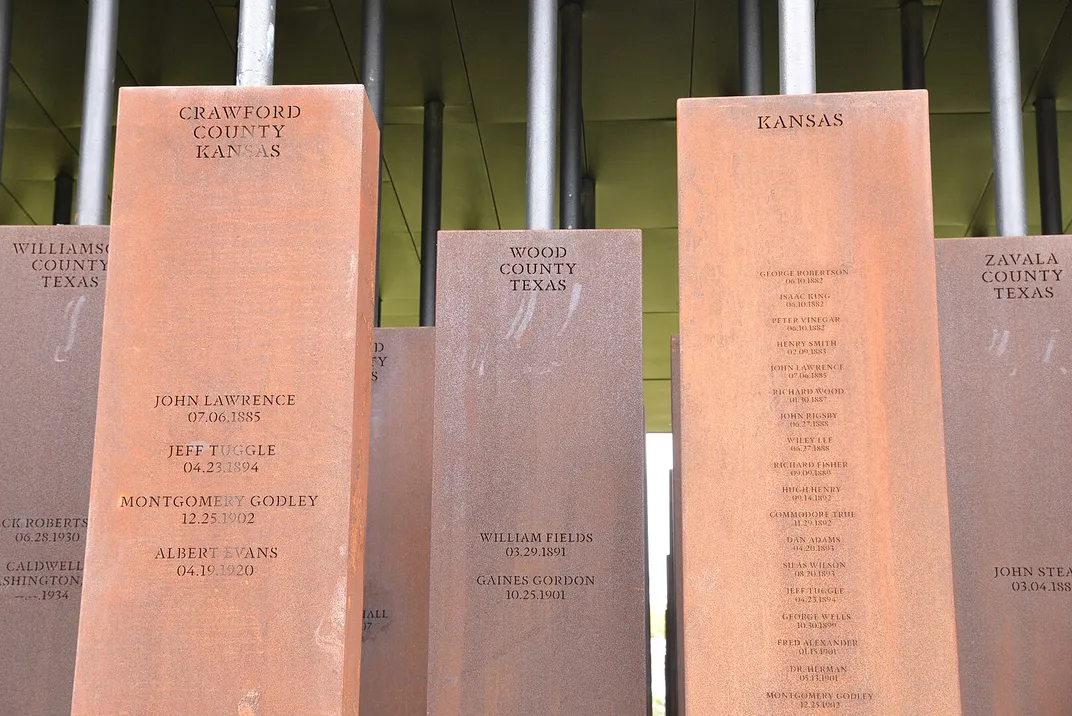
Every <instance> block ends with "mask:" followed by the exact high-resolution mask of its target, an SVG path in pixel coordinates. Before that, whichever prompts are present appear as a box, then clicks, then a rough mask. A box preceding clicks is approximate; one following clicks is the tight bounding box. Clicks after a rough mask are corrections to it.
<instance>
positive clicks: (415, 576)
mask: <svg viewBox="0 0 1072 716" xmlns="http://www.w3.org/2000/svg"><path fill="white" fill-rule="evenodd" d="M434 341H435V329H434V328H377V329H376V331H375V343H374V344H373V353H372V422H371V426H370V429H369V443H370V445H371V448H370V450H371V452H370V453H369V487H368V521H367V523H366V539H365V596H364V609H363V613H362V620H363V625H362V636H361V713H364V714H375V715H376V716H425V714H426V713H427V698H426V693H427V691H426V688H427V680H428V569H429V550H430V542H429V540H430V539H431V537H430V534H429V530H430V528H431V522H430V519H431V517H430V513H431V509H432V370H433V359H434V354H435V342H434Z"/></svg>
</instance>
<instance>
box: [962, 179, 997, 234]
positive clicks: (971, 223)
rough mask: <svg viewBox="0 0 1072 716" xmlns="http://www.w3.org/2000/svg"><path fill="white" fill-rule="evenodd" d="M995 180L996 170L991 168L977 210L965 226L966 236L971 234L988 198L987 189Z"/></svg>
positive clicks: (976, 206) (976, 205)
mask: <svg viewBox="0 0 1072 716" xmlns="http://www.w3.org/2000/svg"><path fill="white" fill-rule="evenodd" d="M993 181H994V171H993V170H990V174H989V175H988V176H987V177H986V183H985V184H983V191H982V193H981V194H979V200H978V201H977V202H976V203H975V211H973V212H972V215H971V219H970V220H969V221H968V225H967V226H966V227H965V228H964V236H965V237H969V236H971V232H972V229H974V228H975V222H976V219H978V218H979V212H980V211H981V210H982V208H983V200H984V199H986V191H987V189H989V188H990V183H991V182H993Z"/></svg>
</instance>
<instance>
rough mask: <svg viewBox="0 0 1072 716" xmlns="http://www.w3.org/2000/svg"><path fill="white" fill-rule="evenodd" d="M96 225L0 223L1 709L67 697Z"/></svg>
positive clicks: (37, 714)
mask: <svg viewBox="0 0 1072 716" xmlns="http://www.w3.org/2000/svg"><path fill="white" fill-rule="evenodd" d="M107 269H108V227H106V226H5V227H0V309H2V310H0V335H2V336H3V341H4V348H3V359H2V360H0V434H2V436H3V437H2V439H0V615H2V616H0V695H2V696H0V712H3V713H5V714H17V715H18V716H53V714H60V713H65V712H67V711H68V710H69V709H70V705H71V682H72V681H73V679H74V658H75V642H76V640H77V637H78V608H79V603H80V600H81V597H82V562H83V557H84V556H85V550H86V523H87V514H88V512H89V477H90V471H91V463H92V459H93V429H94V420H95V418H96V411H97V372H98V368H99V365H100V343H101V321H102V318H103V314H104V279H105V276H106V275H107Z"/></svg>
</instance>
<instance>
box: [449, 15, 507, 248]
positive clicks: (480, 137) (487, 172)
mask: <svg viewBox="0 0 1072 716" xmlns="http://www.w3.org/2000/svg"><path fill="white" fill-rule="evenodd" d="M450 13H451V15H452V16H453V17H454V35H455V37H457V38H458V52H460V53H461V56H462V70H463V71H464V72H465V86H466V88H467V89H468V90H469V106H470V107H472V108H473V124H475V125H476V139H477V142H479V144H480V158H481V159H482V160H483V161H484V178H485V179H487V180H488V193H489V194H490V195H491V208H492V209H493V210H494V211H495V225H496V226H497V227H498V228H499V229H500V230H502V219H500V218H499V203H498V202H497V201H496V200H495V186H494V185H493V184H492V183H491V169H490V167H488V153H487V150H485V149H484V133H483V132H481V131H480V115H479V114H478V113H477V111H476V99H475V98H474V97H473V81H472V79H470V77H469V62H468V61H467V60H466V59H465V45H464V44H463V43H462V29H461V27H459V26H458V10H457V9H456V8H455V7H454V0H450Z"/></svg>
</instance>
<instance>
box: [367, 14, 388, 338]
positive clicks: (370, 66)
mask: <svg viewBox="0 0 1072 716" xmlns="http://www.w3.org/2000/svg"><path fill="white" fill-rule="evenodd" d="M363 10H364V14H363V16H362V24H361V84H363V85H364V86H365V93H366V94H368V98H369V104H371V105H372V116H373V117H375V118H376V124H377V125H379V127H380V152H379V154H380V156H381V157H382V156H383V68H384V64H385V60H384V57H385V55H384V47H385V45H384V26H385V24H386V23H385V19H386V13H385V11H384V0H365V2H364V7H363ZM379 177H380V179H379V181H380V187H381V189H382V186H383V159H382V158H381V159H380V168H379ZM376 196H377V197H378V198H377V202H376V278H375V283H376V288H375V292H376V301H375V306H374V308H373V310H374V318H373V321H374V324H375V325H377V326H378V325H380V308H381V306H380V304H381V303H382V301H383V299H382V298H381V297H380V207H381V206H382V205H383V196H382V191H380V192H377V193H376Z"/></svg>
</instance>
